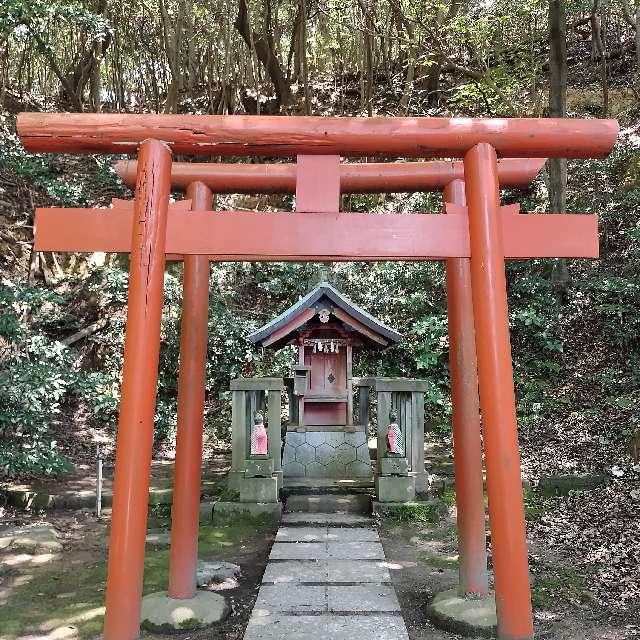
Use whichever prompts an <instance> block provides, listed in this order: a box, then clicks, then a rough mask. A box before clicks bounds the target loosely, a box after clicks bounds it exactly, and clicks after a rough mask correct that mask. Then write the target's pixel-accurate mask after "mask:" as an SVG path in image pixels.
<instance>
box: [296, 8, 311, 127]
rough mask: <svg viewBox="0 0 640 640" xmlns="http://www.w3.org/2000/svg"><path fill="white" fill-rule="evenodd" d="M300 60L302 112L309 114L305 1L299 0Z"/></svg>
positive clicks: (309, 93)
mask: <svg viewBox="0 0 640 640" xmlns="http://www.w3.org/2000/svg"><path fill="white" fill-rule="evenodd" d="M299 11H300V21H301V25H300V60H301V63H302V85H303V87H304V112H305V114H306V115H308V116H310V115H311V92H310V91H309V61H308V59H307V19H308V16H307V2H306V0H300V9H299Z"/></svg>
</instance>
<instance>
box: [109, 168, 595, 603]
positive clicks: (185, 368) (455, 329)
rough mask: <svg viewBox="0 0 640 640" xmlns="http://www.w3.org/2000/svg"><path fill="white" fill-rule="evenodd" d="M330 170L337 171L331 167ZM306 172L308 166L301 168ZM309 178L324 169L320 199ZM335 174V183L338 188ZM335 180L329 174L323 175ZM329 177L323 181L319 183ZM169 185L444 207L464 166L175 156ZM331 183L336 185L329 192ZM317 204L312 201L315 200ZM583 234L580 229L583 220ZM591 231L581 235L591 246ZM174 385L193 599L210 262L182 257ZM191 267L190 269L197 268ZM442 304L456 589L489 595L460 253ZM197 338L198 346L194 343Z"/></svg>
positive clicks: (181, 589)
mask: <svg viewBox="0 0 640 640" xmlns="http://www.w3.org/2000/svg"><path fill="white" fill-rule="evenodd" d="M544 163H545V160H544V159H534V160H529V159H520V158H510V159H507V160H499V161H498V177H499V181H500V185H501V186H502V187H525V186H527V185H529V184H530V182H531V181H532V180H533V178H534V177H535V176H536V175H537V174H538V172H539V171H540V170H541V169H542V167H543V165H544ZM115 169H116V172H117V173H118V175H119V176H120V177H121V178H122V180H123V181H124V183H125V184H126V185H127V186H128V187H130V188H135V184H136V176H137V170H138V163H137V162H136V161H135V160H124V161H120V162H118V163H116V165H115ZM336 169H337V171H336ZM305 171H306V173H305ZM311 172H312V174H313V176H317V175H322V174H323V172H324V173H325V174H327V173H328V174H329V180H321V181H318V180H316V181H315V183H316V184H318V183H321V184H322V191H321V193H320V194H319V197H317V198H314V201H313V202H310V200H309V198H310V197H312V198H313V196H315V195H317V192H316V190H315V188H314V186H315V185H314V184H313V183H311V184H310V179H311V177H312V175H311ZM336 173H337V175H338V178H339V185H336ZM331 178H333V180H331ZM327 183H328V184H327ZM171 186H172V189H180V190H185V191H186V192H187V195H188V197H189V198H192V199H194V198H197V201H196V200H194V201H193V202H192V210H199V209H207V208H208V206H210V204H211V199H212V196H213V193H290V194H296V211H301V210H303V209H305V207H309V208H312V209H318V208H320V209H322V208H326V209H328V210H329V211H332V210H333V209H334V208H336V202H337V198H338V197H339V196H340V194H341V193H376V192H378V193H379V192H415V191H442V190H444V201H445V204H449V205H455V204H457V205H464V204H465V203H466V200H465V194H464V167H463V165H462V162H458V161H448V162H447V161H437V160H432V161H430V162H405V163H398V164H391V163H365V164H360V163H351V164H339V158H338V157H337V156H298V163H297V164H221V163H215V164H212V163H204V164H198V163H186V162H182V163H181V162H177V163H176V162H174V163H173V165H172V167H171ZM337 187H338V189H337ZM313 205H315V207H314V206H313ZM583 231H587V229H586V227H585V229H584V230H583ZM596 234H597V229H595V228H592V229H588V233H587V234H584V233H583V234H582V237H581V240H582V241H586V242H585V246H586V247H591V249H589V250H588V251H587V252H588V253H589V255H591V253H590V251H593V249H594V246H593V240H594V239H595V238H596V237H597V236H596ZM184 259H185V267H184V277H183V291H184V296H183V310H182V323H181V348H183V350H182V351H181V356H180V373H179V383H178V428H177V445H176V465H175V473H174V498H173V507H172V512H171V515H172V526H171V556H170V566H169V589H168V591H169V596H170V597H174V598H191V597H193V595H194V593H195V588H196V586H195V571H196V566H197V554H198V549H197V545H198V524H199V523H198V516H199V509H198V507H199V502H200V465H201V449H202V437H201V434H202V428H203V407H204V393H203V391H202V390H203V389H204V386H205V355H206V354H205V346H206V335H207V329H208V327H207V311H208V308H207V303H208V295H209V282H208V276H209V269H208V263H209V259H208V257H205V256H185V257H184ZM196 265H197V266H196ZM446 266H447V279H446V280H447V306H448V316H449V341H450V350H449V351H450V359H449V362H450V370H451V390H452V391H451V395H452V405H453V415H452V430H453V436H454V452H455V453H454V465H455V481H456V501H457V505H458V517H457V526H458V541H459V545H458V546H459V563H458V564H459V587H458V590H459V593H460V595H461V596H463V597H465V596H469V597H473V598H478V597H484V596H486V595H487V594H488V578H487V554H486V536H485V513H484V501H483V476H482V451H481V450H482V444H481V439H480V411H479V406H478V381H477V367H476V351H475V339H474V330H473V304H472V299H471V284H470V276H469V259H468V258H449V259H447V260H446ZM196 345H197V346H196Z"/></svg>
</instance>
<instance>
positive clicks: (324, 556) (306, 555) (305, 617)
mask: <svg viewBox="0 0 640 640" xmlns="http://www.w3.org/2000/svg"><path fill="white" fill-rule="evenodd" d="M309 516H312V518H311V520H312V523H309V522H308V521H309ZM309 524H312V525H313V526H309ZM283 638H286V639H287V640H312V639H313V640H353V638H358V640H374V639H375V640H408V638H409V636H408V635H407V629H406V627H405V624H404V621H403V619H402V616H401V614H400V604H399V602H398V598H397V597H396V593H395V590H394V588H393V585H392V584H391V576H390V575H389V568H388V564H387V562H386V561H385V556H384V551H383V549H382V544H381V543H380V538H379V536H378V532H377V531H376V530H375V529H374V528H373V527H372V526H371V519H370V518H367V517H364V516H355V515H354V514H336V513H334V514H319V513H315V514H285V516H284V519H283V524H282V526H281V527H280V529H279V531H278V534H277V537H276V541H275V543H274V545H273V548H272V550H271V556H270V559H269V564H268V565H267V568H266V570H265V573H264V576H263V578H262V586H261V587H260V592H259V593H258V599H257V600H256V604H255V606H254V609H253V612H252V615H251V619H250V620H249V624H248V626H247V630H246V633H245V636H244V639H245V640H282V639H283Z"/></svg>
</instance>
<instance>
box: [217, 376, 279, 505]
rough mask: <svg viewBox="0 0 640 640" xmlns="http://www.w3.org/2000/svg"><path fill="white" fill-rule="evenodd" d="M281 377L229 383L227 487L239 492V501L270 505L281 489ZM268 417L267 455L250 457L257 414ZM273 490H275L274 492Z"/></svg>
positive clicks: (249, 379) (240, 380)
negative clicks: (229, 444) (229, 439)
mask: <svg viewBox="0 0 640 640" xmlns="http://www.w3.org/2000/svg"><path fill="white" fill-rule="evenodd" d="M283 389H284V380H283V379H282V378H238V379H237V380H232V381H231V391H232V394H233V405H232V425H231V426H232V429H231V445H232V451H231V470H230V471H229V474H228V480H227V483H228V487H229V488H230V489H232V490H234V491H238V492H239V493H240V501H241V502H245V503H249V502H265V503H272V502H277V501H278V492H279V490H280V489H281V488H282V462H281V460H282V459H281V454H280V452H281V449H282V441H281V438H282V436H281V433H280V429H281V394H282V390H283ZM265 405H266V409H267V412H266V415H267V438H268V447H267V449H268V452H267V455H260V456H252V455H251V443H250V439H251V437H250V433H251V428H252V426H253V417H254V415H255V413H256V411H264V410H265ZM274 487H275V489H274Z"/></svg>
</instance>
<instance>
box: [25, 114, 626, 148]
mask: <svg viewBox="0 0 640 640" xmlns="http://www.w3.org/2000/svg"><path fill="white" fill-rule="evenodd" d="M17 128H18V135H19V136H20V140H21V141H22V143H23V144H24V146H25V148H26V149H27V150H28V151H32V152H53V153H64V152H66V153H137V151H138V146H139V145H140V143H141V142H142V141H143V140H146V139H148V138H155V139H158V140H162V141H164V142H166V143H167V144H168V145H169V146H170V147H171V149H172V151H173V152H174V153H176V154H185V155H200V156H202V155H205V156H212V155H214V156H272V157H291V156H295V155H298V154H313V155H318V154H320V155H325V154H337V155H342V156H350V157H399V158H402V157H423V158H429V157H458V158H459V157H462V156H464V154H465V153H466V152H467V151H468V150H469V149H471V148H472V147H473V146H474V145H476V144H479V143H482V142H486V143H489V144H491V145H492V146H493V147H494V148H495V149H496V151H497V153H498V154H499V155H500V156H502V157H511V158H521V157H523V156H526V157H529V158H602V157H604V156H606V155H607V154H608V153H609V151H611V149H612V148H613V145H614V144H615V141H616V138H617V136H618V131H619V126H618V123H617V121H615V120H596V119H589V120H587V119H567V118H322V117H314V116H307V117H301V116H215V115H214V116H198V115H183V114H162V115H156V114H115V113H114V114H104V113H101V114H94V113H21V114H19V115H18V121H17Z"/></svg>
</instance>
